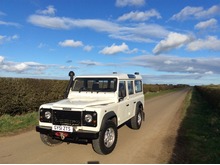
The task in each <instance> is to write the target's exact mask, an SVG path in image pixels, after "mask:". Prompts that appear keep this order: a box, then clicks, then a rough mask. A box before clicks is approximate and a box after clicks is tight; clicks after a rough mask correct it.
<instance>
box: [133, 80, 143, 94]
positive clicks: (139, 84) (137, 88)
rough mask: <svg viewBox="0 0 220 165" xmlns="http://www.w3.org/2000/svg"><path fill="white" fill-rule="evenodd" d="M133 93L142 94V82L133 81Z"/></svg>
mask: <svg viewBox="0 0 220 165" xmlns="http://www.w3.org/2000/svg"><path fill="white" fill-rule="evenodd" d="M135 92H136V93H138V92H142V81H141V80H135Z"/></svg>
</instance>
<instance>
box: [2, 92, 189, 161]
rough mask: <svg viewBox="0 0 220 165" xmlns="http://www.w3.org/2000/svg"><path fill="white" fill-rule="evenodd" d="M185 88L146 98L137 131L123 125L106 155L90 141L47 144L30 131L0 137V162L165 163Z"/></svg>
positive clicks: (178, 120) (173, 139)
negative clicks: (114, 143) (88, 142)
mask: <svg viewBox="0 0 220 165" xmlns="http://www.w3.org/2000/svg"><path fill="white" fill-rule="evenodd" d="M187 91H188V90H187V89H185V90H181V91H178V92H173V93H169V94H166V95H163V96H159V97H155V98H153V99H150V100H147V101H145V110H144V111H145V115H146V120H145V121H144V122H143V123H142V127H141V129H140V130H132V129H130V128H128V127H127V126H126V125H125V126H123V127H121V128H120V129H119V130H118V142H117V145H116V148H115V150H114V151H113V152H112V153H111V154H109V155H98V154H96V153H95V152H94V151H93V149H92V145H91V144H87V145H85V144H73V143H71V144H66V143H63V144H61V145H59V146H55V147H48V146H46V145H44V144H43V143H42V142H41V140H40V137H39V133H37V132H35V131H34V130H33V131H29V132H26V133H22V134H19V135H16V136H11V137H1V138H0V163H1V164H2V163H10V164H14V163H17V164H20V163H22V164H26V163H27V164H33V163H34V164H35V163H44V164H48V163H52V164H56V163H59V164H65V163H68V164H81V163H88V162H99V163H102V164H106V163H107V164H112V163H113V164H118V163H123V164H124V163H126V164H130V163H132V164H136V163H146V164H147V163H151V164H153V163H157V164H159V163H167V162H168V161H169V159H170V156H171V154H172V149H173V146H174V143H175V137H176V134H177V133H176V132H177V129H178V126H179V123H180V121H181V120H180V116H181V111H180V107H181V105H182V103H183V100H184V98H185V96H186V94H187Z"/></svg>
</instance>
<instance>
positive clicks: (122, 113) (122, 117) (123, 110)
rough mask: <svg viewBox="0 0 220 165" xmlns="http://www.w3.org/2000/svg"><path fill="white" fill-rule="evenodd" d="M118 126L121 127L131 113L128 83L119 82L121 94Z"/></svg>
mask: <svg viewBox="0 0 220 165" xmlns="http://www.w3.org/2000/svg"><path fill="white" fill-rule="evenodd" d="M118 95H119V96H118V98H119V101H118V112H117V114H118V115H117V117H118V125H121V124H122V123H124V122H125V121H127V120H128V118H129V111H130V101H129V97H128V92H127V85H126V81H120V82H119V94H118Z"/></svg>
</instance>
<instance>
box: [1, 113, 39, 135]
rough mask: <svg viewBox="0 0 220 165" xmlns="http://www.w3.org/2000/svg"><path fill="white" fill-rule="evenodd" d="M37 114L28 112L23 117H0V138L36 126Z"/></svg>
mask: <svg viewBox="0 0 220 165" xmlns="http://www.w3.org/2000/svg"><path fill="white" fill-rule="evenodd" d="M37 116H38V113H37V112H30V113H27V114H23V115H16V116H10V115H3V116H1V117H0V136H6V135H14V134H17V133H20V132H23V131H25V130H29V129H32V128H33V127H34V126H36V125H37V123H38V120H37Z"/></svg>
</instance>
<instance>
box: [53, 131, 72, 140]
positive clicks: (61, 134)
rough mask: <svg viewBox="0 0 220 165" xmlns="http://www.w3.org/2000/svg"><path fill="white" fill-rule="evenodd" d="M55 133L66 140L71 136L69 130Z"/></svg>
mask: <svg viewBox="0 0 220 165" xmlns="http://www.w3.org/2000/svg"><path fill="white" fill-rule="evenodd" d="M55 135H56V136H60V138H61V139H62V140H64V139H65V138H66V137H68V136H69V134H68V133H67V132H56V133H55Z"/></svg>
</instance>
